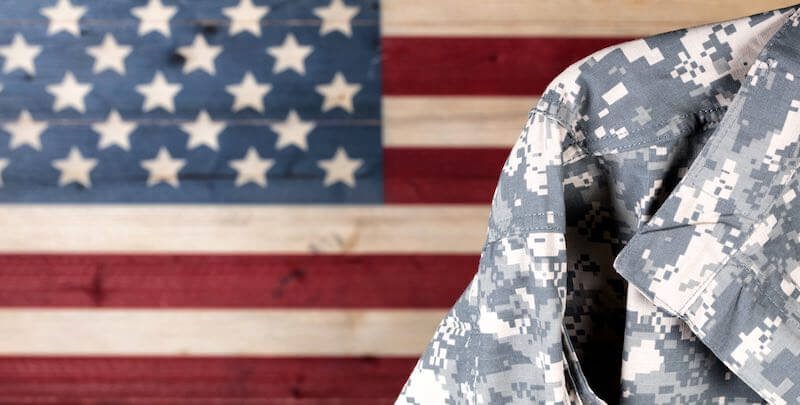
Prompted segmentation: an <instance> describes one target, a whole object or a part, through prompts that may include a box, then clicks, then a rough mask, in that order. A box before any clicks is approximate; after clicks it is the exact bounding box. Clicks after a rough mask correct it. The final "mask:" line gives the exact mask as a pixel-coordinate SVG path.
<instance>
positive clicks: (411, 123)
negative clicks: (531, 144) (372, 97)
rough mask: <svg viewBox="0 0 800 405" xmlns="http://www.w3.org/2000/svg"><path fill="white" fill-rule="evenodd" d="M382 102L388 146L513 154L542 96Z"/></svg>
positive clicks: (390, 99) (398, 98) (399, 98)
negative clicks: (492, 149) (526, 122)
mask: <svg viewBox="0 0 800 405" xmlns="http://www.w3.org/2000/svg"><path fill="white" fill-rule="evenodd" d="M382 101H383V107H382V109H383V144H384V145H385V146H386V147H388V148H404V147H433V148H437V147H452V148H487V147H488V148H505V149H508V150H509V151H510V149H511V147H512V146H513V145H514V142H516V141H517V138H518V137H519V134H520V131H521V130H522V128H523V127H524V125H525V121H526V120H527V119H528V111H530V109H531V108H533V107H534V106H535V105H536V102H537V101H538V97H537V96H385V97H384V98H383V100H382ZM497 175H499V173H497Z"/></svg>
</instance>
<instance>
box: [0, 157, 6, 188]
mask: <svg viewBox="0 0 800 405" xmlns="http://www.w3.org/2000/svg"><path fill="white" fill-rule="evenodd" d="M6 167H8V159H0V187H2V186H3V171H4V170H6Z"/></svg>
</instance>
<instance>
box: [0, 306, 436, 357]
mask: <svg viewBox="0 0 800 405" xmlns="http://www.w3.org/2000/svg"><path fill="white" fill-rule="evenodd" d="M445 312H446V311H445V310H441V309H435V310H434V309H414V310H400V309H382V310H338V309H329V310H323V309H249V310H248V309H236V310H232V309H40V308H13V309H0V325H3V332H4V336H3V338H2V339H0V355H45V356H46V355H58V356H89V355H91V356H94V355H139V356H147V355H160V356H170V355H172V356H175V355H192V356H194V355H201V356H202V355H211V356H408V357H412V356H418V355H419V353H421V352H422V350H423V349H424V348H425V345H426V344H427V342H428V341H429V340H430V338H431V336H432V335H433V332H434V329H435V328H436V325H437V324H438V323H439V322H440V320H441V319H442V317H443V316H444V314H445ZM54 342H58V344H54Z"/></svg>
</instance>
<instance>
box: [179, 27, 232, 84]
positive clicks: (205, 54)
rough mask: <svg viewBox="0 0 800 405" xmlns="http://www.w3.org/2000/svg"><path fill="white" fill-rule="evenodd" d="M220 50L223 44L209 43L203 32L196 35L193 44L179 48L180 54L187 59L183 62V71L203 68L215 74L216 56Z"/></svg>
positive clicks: (189, 71) (187, 71) (188, 71)
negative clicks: (213, 44) (214, 44)
mask: <svg viewBox="0 0 800 405" xmlns="http://www.w3.org/2000/svg"><path fill="white" fill-rule="evenodd" d="M220 52H222V46H211V45H208V42H206V39H205V38H203V36H202V35H201V34H197V35H195V37H194V41H193V42H192V45H190V46H182V47H180V48H178V54H180V55H181V56H183V57H184V58H185V59H186V62H184V64H183V73H184V74H186V73H191V72H192V71H194V70H196V69H202V70H205V71H206V72H208V74H210V75H213V74H215V73H216V70H215V69H214V58H216V57H217V55H219V54H220Z"/></svg>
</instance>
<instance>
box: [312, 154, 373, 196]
mask: <svg viewBox="0 0 800 405" xmlns="http://www.w3.org/2000/svg"><path fill="white" fill-rule="evenodd" d="M363 164H364V159H350V158H349V157H348V156H347V152H346V151H345V150H344V148H343V147H341V146H340V147H338V148H337V149H336V153H335V154H334V155H333V157H332V158H330V159H327V160H320V161H319V162H317V165H319V167H321V168H322V169H323V170H325V179H324V180H323V182H322V184H324V185H325V187H327V186H329V185H331V184H333V183H336V182H337V181H341V182H342V183H344V184H346V185H348V186H350V187H355V186H356V177H355V172H356V170H358V168H359V167H361V165H363Z"/></svg>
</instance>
